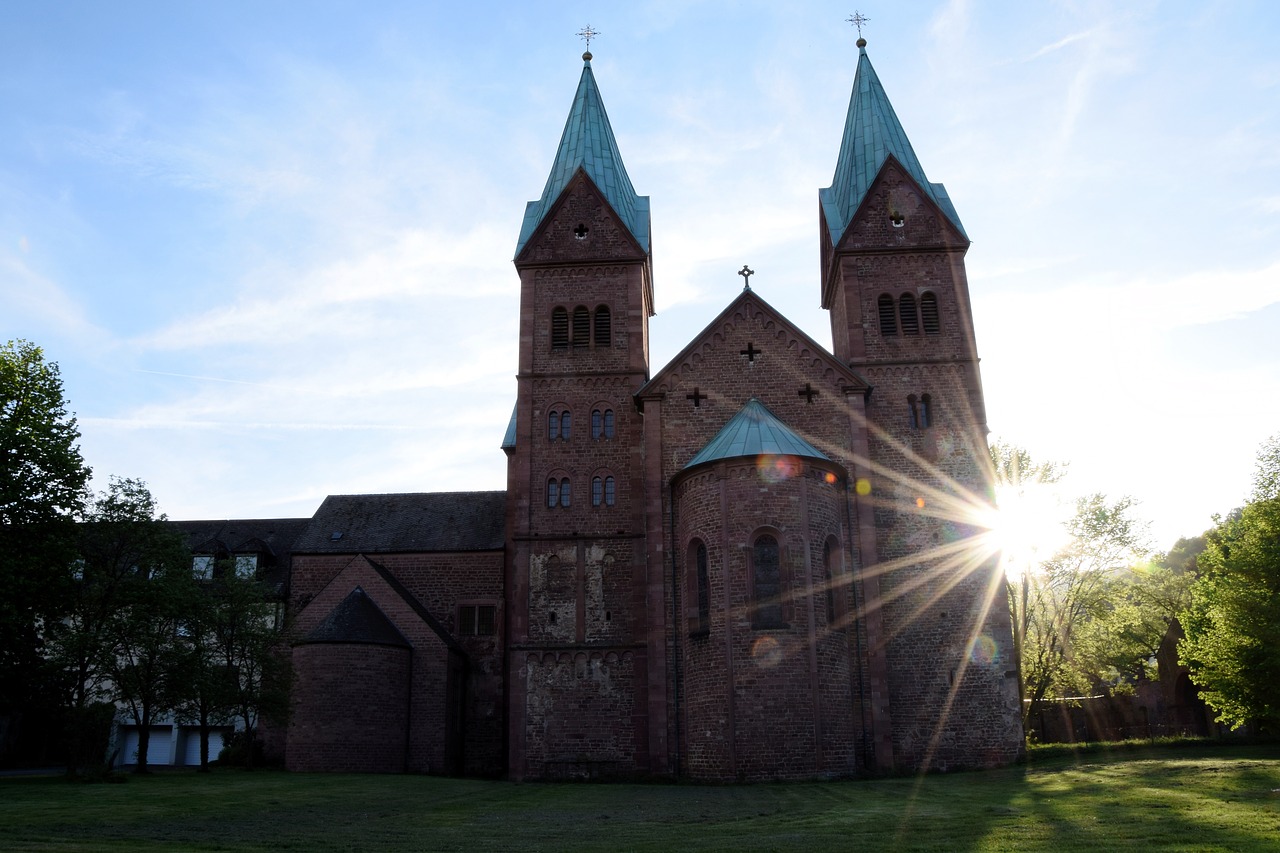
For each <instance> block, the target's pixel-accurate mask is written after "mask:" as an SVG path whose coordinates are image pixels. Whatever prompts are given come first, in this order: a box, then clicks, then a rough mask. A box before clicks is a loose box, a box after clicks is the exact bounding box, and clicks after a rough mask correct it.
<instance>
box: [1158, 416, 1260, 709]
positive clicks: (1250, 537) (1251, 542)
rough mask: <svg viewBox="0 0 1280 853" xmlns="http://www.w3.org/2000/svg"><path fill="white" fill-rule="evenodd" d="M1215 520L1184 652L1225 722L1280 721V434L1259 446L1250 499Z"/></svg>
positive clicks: (1186, 620) (1181, 649) (1186, 619)
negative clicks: (1225, 516)
mask: <svg viewBox="0 0 1280 853" xmlns="http://www.w3.org/2000/svg"><path fill="white" fill-rule="evenodd" d="M1215 521H1216V522H1217V527H1215V528H1214V529H1213V530H1211V531H1210V532H1209V534H1208V537H1207V538H1208V547H1207V548H1206V550H1205V552H1204V553H1203V554H1202V555H1200V557H1199V559H1198V560H1197V563H1196V565H1197V567H1198V569H1199V571H1200V577H1199V578H1198V579H1197V580H1196V582H1195V584H1194V585H1193V586H1192V597H1191V605H1190V607H1189V608H1188V609H1187V613H1186V614H1185V616H1184V618H1183V628H1184V629H1185V631H1186V637H1185V638H1184V639H1183V640H1182V642H1181V643H1180V644H1179V646H1178V655H1179V658H1180V659H1181V661H1182V663H1183V664H1184V665H1185V666H1186V667H1187V668H1188V669H1189V670H1190V673H1191V680H1192V681H1193V682H1195V683H1196V684H1197V685H1199V686H1200V688H1201V691H1200V692H1201V696H1203V697H1204V700H1205V702H1206V703H1207V704H1208V705H1209V707H1210V708H1212V709H1213V710H1214V711H1215V712H1216V713H1217V715H1218V717H1217V718H1218V721H1219V722H1223V723H1226V724H1227V725H1229V726H1231V727H1232V728H1233V729H1234V728H1238V727H1240V726H1241V725H1244V724H1246V723H1250V722H1252V723H1255V724H1257V725H1258V726H1259V727H1260V728H1262V729H1276V728H1280V437H1273V438H1272V439H1270V440H1269V441H1267V442H1266V443H1265V444H1264V445H1263V446H1262V449H1261V450H1260V452H1259V454H1258V468H1257V471H1256V473H1255V476H1254V489H1253V495H1252V499H1251V500H1250V502H1249V503H1248V504H1246V505H1245V507H1244V508H1243V509H1242V510H1240V511H1239V512H1238V513H1233V514H1232V516H1231V517H1229V518H1227V519H1225V520H1223V519H1218V518H1215Z"/></svg>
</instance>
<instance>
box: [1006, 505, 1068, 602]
mask: <svg viewBox="0 0 1280 853" xmlns="http://www.w3.org/2000/svg"><path fill="white" fill-rule="evenodd" d="M996 507H997V509H996V511H995V512H994V513H993V514H992V517H991V522H990V524H989V525H988V526H989V528H990V531H991V537H992V540H993V543H994V545H995V547H996V548H998V549H999V550H1000V552H1001V554H1002V557H1001V562H1002V563H1003V565H1004V570H1005V574H1006V575H1007V576H1008V577H1009V578H1010V579H1011V580H1013V579H1016V578H1020V577H1022V576H1023V575H1024V574H1026V573H1028V572H1031V571H1034V570H1035V568H1036V566H1038V565H1039V564H1040V563H1041V562H1043V561H1044V560H1046V559H1048V558H1049V557H1051V556H1053V554H1054V553H1055V552H1056V551H1057V550H1058V549H1059V548H1061V547H1062V546H1063V545H1065V544H1066V542H1067V538H1068V534H1067V528H1066V525H1065V523H1064V522H1065V521H1066V518H1067V510H1066V509H1065V505H1064V502H1063V498H1062V495H1061V493H1060V492H1059V491H1058V490H1057V489H1056V488H1055V487H1054V486H1053V485H1052V484H1050V483H1020V484H1018V485H1004V486H998V487H997V488H996Z"/></svg>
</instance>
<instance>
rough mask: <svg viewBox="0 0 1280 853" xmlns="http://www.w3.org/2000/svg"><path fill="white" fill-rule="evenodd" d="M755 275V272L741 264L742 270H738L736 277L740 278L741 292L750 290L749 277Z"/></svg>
mask: <svg viewBox="0 0 1280 853" xmlns="http://www.w3.org/2000/svg"><path fill="white" fill-rule="evenodd" d="M755 274H756V271H755V270H753V269H751V268H750V267H748V266H747V265H746V264H743V265H742V269H740V270H738V275H740V276H742V289H743V290H750V289H751V276H753V275H755Z"/></svg>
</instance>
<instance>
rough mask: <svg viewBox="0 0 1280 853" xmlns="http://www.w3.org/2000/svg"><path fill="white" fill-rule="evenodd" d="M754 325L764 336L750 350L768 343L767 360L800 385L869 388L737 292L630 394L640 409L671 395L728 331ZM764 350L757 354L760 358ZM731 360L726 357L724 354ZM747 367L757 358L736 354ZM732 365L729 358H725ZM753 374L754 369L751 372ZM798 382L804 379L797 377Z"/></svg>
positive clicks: (772, 312) (754, 297)
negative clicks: (653, 399)
mask: <svg viewBox="0 0 1280 853" xmlns="http://www.w3.org/2000/svg"><path fill="white" fill-rule="evenodd" d="M752 323H754V324H756V325H757V326H758V327H759V329H760V331H761V333H762V334H763V336H764V337H762V338H761V340H760V341H748V343H754V344H755V346H756V347H760V346H762V345H763V341H765V340H766V339H767V340H768V342H769V347H770V349H769V352H770V353H771V355H770V360H771V361H774V360H775V359H777V361H775V364H776V365H778V366H781V364H782V363H784V362H785V364H786V365H787V367H786V372H787V373H790V374H793V375H794V376H795V377H797V378H800V383H801V385H803V384H804V381H805V380H806V379H807V380H808V381H810V382H814V381H818V382H821V383H823V385H824V387H826V388H827V389H829V390H832V391H838V392H839V393H840V394H841V395H843V394H845V393H847V392H848V391H850V390H856V391H863V392H866V391H869V390H870V387H871V386H870V385H868V384H867V383H866V381H865V380H864V379H863V378H862V377H860V376H859V375H858V374H856V373H854V372H853V371H852V370H850V369H849V368H848V367H846V366H845V365H843V364H841V363H840V361H839V360H838V359H837V358H836V357H835V356H834V355H832V354H831V353H829V352H827V350H826V348H825V347H823V346H822V345H821V344H819V343H818V342H817V341H815V340H814V339H813V338H811V337H809V336H808V335H807V334H805V333H804V332H803V331H801V329H800V328H799V327H798V326H796V325H795V324H794V323H792V322H791V321H790V320H788V319H787V318H786V317H784V316H783V315H782V314H781V313H779V312H778V311H777V310H776V309H775V308H774V307H773V306H772V305H770V304H769V303H768V302H766V301H764V300H763V299H761V298H760V296H759V295H758V294H757V293H756V292H755V291H754V290H745V289H744V290H743V291H742V293H741V294H739V295H738V297H737V298H736V299H734V300H733V302H731V303H729V305H728V307H727V308H725V309H724V310H723V311H721V312H720V314H719V315H718V316H717V317H716V318H715V319H714V320H712V321H711V322H710V323H708V324H707V326H706V327H705V328H704V329H703V330H702V331H701V332H699V333H698V334H697V335H696V336H694V338H693V340H692V341H690V342H689V344H688V345H687V346H686V347H685V348H684V349H682V350H681V351H680V352H679V353H678V354H677V355H676V356H675V357H674V358H673V359H671V361H669V362H667V365H666V366H665V367H663V368H662V369H661V370H659V371H658V372H657V373H656V374H655V375H654V377H653V378H652V379H650V380H649V381H648V382H646V383H645V385H644V387H643V388H641V389H640V390H639V391H637V392H636V397H637V398H639V399H640V401H641V404H642V405H643V401H644V400H645V399H646V398H650V397H661V396H664V395H666V394H668V393H670V392H671V390H672V389H673V388H675V387H676V386H677V385H681V384H683V383H684V381H685V380H686V379H688V378H690V377H692V376H693V375H694V374H696V373H702V372H703V371H702V370H701V369H700V365H702V364H704V363H706V362H707V360H708V357H709V356H711V355H712V354H713V353H714V352H716V351H717V350H718V349H720V348H722V347H723V345H724V343H725V342H726V341H727V340H728V339H729V338H730V337H733V336H734V332H735V331H736V330H738V329H739V328H741V327H743V325H744V324H752ZM764 353H765V350H763V349H762V350H761V355H763V354H764ZM730 355H731V356H732V354H730ZM737 355H738V356H741V358H742V359H744V360H746V362H747V363H748V364H752V365H754V364H755V363H756V362H755V359H756V358H757V357H758V356H754V355H751V354H743V353H742V352H741V351H739V352H738V353H737ZM730 361H732V357H731V358H730ZM753 369H754V368H753ZM801 377H804V378H801ZM746 399H748V398H744V399H743V400H742V401H740V402H739V403H738V405H737V406H736V407H735V411H736V410H737V408H740V407H741V405H742V404H743V403H745V402H746Z"/></svg>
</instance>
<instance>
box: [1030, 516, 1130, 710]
mask: <svg viewBox="0 0 1280 853" xmlns="http://www.w3.org/2000/svg"><path fill="white" fill-rule="evenodd" d="M1134 505H1135V502H1134V500H1133V499H1132V498H1130V497H1123V498H1120V499H1119V500H1116V501H1109V500H1108V499H1107V498H1106V496H1105V495H1101V494H1094V495H1090V496H1089V497H1085V498H1081V499H1079V500H1078V501H1077V502H1076V510H1075V515H1074V516H1072V518H1071V519H1070V520H1069V521H1068V522H1067V524H1066V527H1067V532H1068V534H1069V540H1068V543H1067V545H1066V546H1064V547H1063V548H1062V549H1061V550H1059V551H1058V553H1057V554H1055V555H1054V556H1053V557H1051V558H1050V559H1049V560H1047V561H1046V562H1045V563H1044V565H1043V566H1042V567H1041V569H1040V571H1037V572H1029V573H1027V575H1026V576H1025V578H1024V580H1025V583H1026V587H1025V589H1026V596H1027V597H1026V604H1025V611H1024V612H1025V617H1024V619H1025V623H1024V624H1025V626H1026V628H1025V634H1024V637H1023V647H1022V679H1023V684H1024V690H1025V691H1026V703H1025V705H1024V708H1023V710H1024V715H1025V716H1024V722H1029V721H1030V719H1031V718H1032V717H1033V716H1034V715H1035V714H1036V713H1037V712H1038V711H1039V710H1040V709H1041V707H1042V706H1043V704H1044V701H1045V699H1046V698H1048V697H1051V696H1053V695H1055V694H1066V693H1068V692H1069V691H1070V690H1071V688H1072V687H1073V685H1076V684H1078V678H1077V675H1076V671H1075V670H1073V665H1074V664H1073V661H1074V657H1075V654H1076V648H1075V646H1076V640H1077V634H1078V632H1080V631H1081V629H1082V628H1083V627H1084V626H1086V625H1088V623H1089V622H1090V621H1091V620H1093V619H1097V618H1100V617H1102V616H1103V615H1104V614H1105V613H1106V611H1107V609H1108V606H1109V604H1110V601H1111V596H1112V595H1113V594H1114V592H1115V581H1116V579H1117V578H1118V577H1119V576H1120V575H1121V573H1122V572H1124V571H1126V570H1127V569H1128V568H1129V567H1130V566H1132V565H1133V564H1134V563H1135V562H1137V561H1138V560H1140V559H1141V558H1142V557H1143V555H1144V553H1145V545H1144V542H1145V528H1144V526H1143V525H1142V524H1141V523H1140V522H1138V521H1137V519H1136V518H1135V517H1134V514H1133V509H1134Z"/></svg>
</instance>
